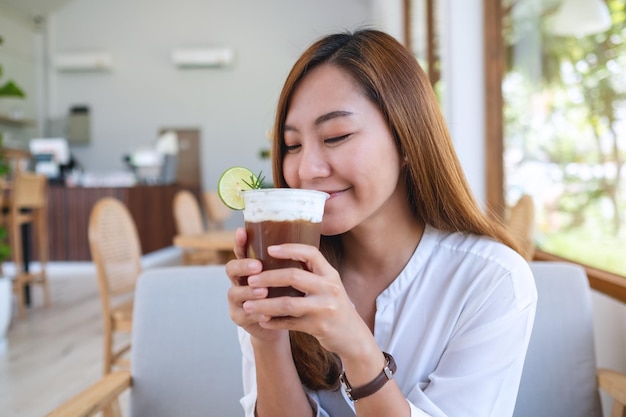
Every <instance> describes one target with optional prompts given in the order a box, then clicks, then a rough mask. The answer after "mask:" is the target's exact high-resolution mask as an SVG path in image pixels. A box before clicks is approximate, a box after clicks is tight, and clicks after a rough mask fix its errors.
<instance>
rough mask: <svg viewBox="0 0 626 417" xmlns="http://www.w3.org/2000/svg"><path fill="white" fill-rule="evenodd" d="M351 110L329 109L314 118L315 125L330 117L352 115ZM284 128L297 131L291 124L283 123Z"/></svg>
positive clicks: (330, 118)
mask: <svg viewBox="0 0 626 417" xmlns="http://www.w3.org/2000/svg"><path fill="white" fill-rule="evenodd" d="M352 114H353V113H352V112H349V111H346V110H335V111H331V112H329V113H326V114H322V115H321V116H319V117H318V118H317V119H315V122H314V124H315V126H319V125H321V124H322V123H325V122H327V121H329V120H332V119H336V118H338V117H348V116H352ZM284 129H285V131H296V132H297V131H298V129H296V128H295V127H293V126H289V125H288V124H285V125H284Z"/></svg>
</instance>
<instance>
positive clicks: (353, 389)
mask: <svg viewBox="0 0 626 417" xmlns="http://www.w3.org/2000/svg"><path fill="white" fill-rule="evenodd" d="M383 357H384V358H385V364H384V365H383V368H382V371H380V372H379V373H378V374H377V375H376V377H374V378H373V379H372V380H370V381H369V382H367V383H366V384H363V385H356V384H355V385H352V384H351V383H350V382H349V381H348V377H347V375H346V373H345V370H344V371H342V372H341V376H340V379H341V383H342V385H343V388H344V390H345V391H346V395H347V396H348V398H349V399H350V400H352V401H354V402H356V401H358V400H360V399H361V398H365V397H368V396H370V395H372V394H375V393H376V392H378V391H379V390H380V389H381V388H382V387H384V386H385V384H386V383H387V382H388V381H390V380H391V379H393V375H394V373H395V372H396V369H397V367H396V362H395V360H394V358H393V356H391V355H390V354H389V353H387V352H383Z"/></svg>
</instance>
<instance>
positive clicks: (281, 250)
mask: <svg viewBox="0 0 626 417" xmlns="http://www.w3.org/2000/svg"><path fill="white" fill-rule="evenodd" d="M267 253H268V254H269V255H270V256H272V257H274V258H278V259H293V260H296V261H300V262H302V263H303V264H304V265H305V267H306V269H307V270H308V271H311V272H313V273H314V274H319V275H326V274H331V273H334V272H335V269H334V268H333V267H332V266H331V265H330V264H329V263H328V261H327V260H326V258H324V255H322V253H321V252H320V251H319V249H317V248H316V247H315V246H312V245H303V244H301V243H285V244H283V245H274V246H269V247H268V248H267Z"/></svg>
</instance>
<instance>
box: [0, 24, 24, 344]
mask: <svg viewBox="0 0 626 417" xmlns="http://www.w3.org/2000/svg"><path fill="white" fill-rule="evenodd" d="M2 41H3V40H2V37H1V36H0V45H2ZM2 76H3V71H2V65H1V64H0V99H2V98H3V97H16V98H24V96H25V95H24V92H23V91H22V89H21V88H20V87H18V86H17V84H15V83H14V82H13V81H11V80H8V81H4V82H2V81H1V80H2ZM8 172H9V164H8V163H7V161H6V158H5V157H4V151H3V137H2V132H1V131H0V208H1V207H2V206H3V204H2V203H3V202H4V199H3V198H2V197H3V196H2V194H1V193H2V192H3V190H4V177H5V175H6V174H7V173H8ZM10 255H11V247H10V246H9V244H8V243H7V231H6V228H5V227H4V226H3V225H0V353H2V352H4V351H5V350H6V334H7V330H8V328H9V322H10V319H11V306H12V304H11V298H12V290H11V279H10V277H7V276H6V275H4V273H3V271H2V262H4V261H5V260H6V259H8V258H9V256H10Z"/></svg>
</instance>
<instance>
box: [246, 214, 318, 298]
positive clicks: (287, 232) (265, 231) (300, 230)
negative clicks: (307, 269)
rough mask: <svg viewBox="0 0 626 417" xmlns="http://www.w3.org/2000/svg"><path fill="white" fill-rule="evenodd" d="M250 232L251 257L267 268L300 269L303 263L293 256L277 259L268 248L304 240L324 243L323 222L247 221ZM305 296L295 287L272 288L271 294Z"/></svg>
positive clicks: (249, 248) (277, 295) (249, 254)
mask: <svg viewBox="0 0 626 417" xmlns="http://www.w3.org/2000/svg"><path fill="white" fill-rule="evenodd" d="M245 223H246V233H247V234H248V256H249V257H251V258H255V259H258V260H260V261H261V262H262V263H263V269H281V268H300V269H304V265H303V264H302V262H299V261H294V260H292V259H276V258H272V257H271V256H269V255H268V253H267V247H268V246H272V245H280V244H282V243H304V244H306V245H312V246H315V247H316V248H318V247H319V245H320V231H321V227H322V224H321V223H311V222H309V221H306V220H294V221H280V222H276V221H264V222H259V223H253V222H245ZM285 295H289V296H302V295H304V294H302V293H301V292H300V291H298V290H296V289H295V288H293V287H271V288H269V294H268V297H281V296H285Z"/></svg>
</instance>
